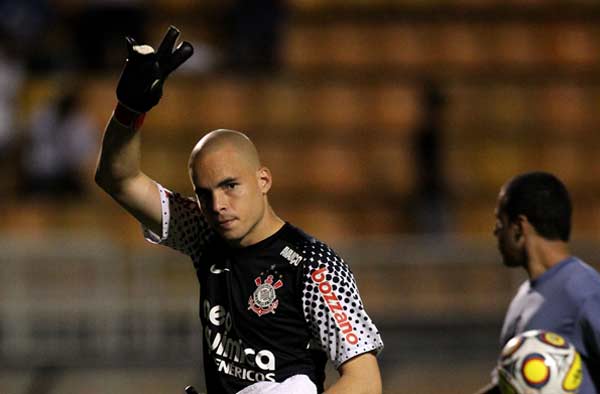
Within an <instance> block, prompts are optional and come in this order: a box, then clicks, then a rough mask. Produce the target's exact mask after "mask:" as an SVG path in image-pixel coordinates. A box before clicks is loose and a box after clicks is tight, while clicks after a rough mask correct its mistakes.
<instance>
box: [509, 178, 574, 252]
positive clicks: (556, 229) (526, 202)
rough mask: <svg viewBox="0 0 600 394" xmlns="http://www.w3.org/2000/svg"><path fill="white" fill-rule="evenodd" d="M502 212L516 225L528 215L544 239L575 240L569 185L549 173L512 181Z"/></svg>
mask: <svg viewBox="0 0 600 394" xmlns="http://www.w3.org/2000/svg"><path fill="white" fill-rule="evenodd" d="M504 193H505V194H504V198H503V201H502V203H501V206H500V209H501V211H502V212H504V213H506V215H507V216H508V219H509V220H510V221H513V220H515V219H516V218H517V216H518V215H524V216H525V217H527V219H528V220H529V222H530V223H531V224H532V225H533V227H534V228H535V230H536V231H537V232H538V234H540V235H541V236H542V237H544V238H546V239H550V240H557V239H560V240H562V241H565V242H567V241H568V240H569V237H570V236H571V214H572V210H573V208H572V206H571V198H570V197H569V192H568V191H567V188H566V187H565V185H564V184H563V183H562V182H561V181H560V180H559V179H558V178H557V177H556V176H554V175H552V174H549V173H547V172H527V173H524V174H521V175H518V176H516V177H514V178H513V179H511V180H510V182H509V183H508V185H507V186H506V189H505V192H504Z"/></svg>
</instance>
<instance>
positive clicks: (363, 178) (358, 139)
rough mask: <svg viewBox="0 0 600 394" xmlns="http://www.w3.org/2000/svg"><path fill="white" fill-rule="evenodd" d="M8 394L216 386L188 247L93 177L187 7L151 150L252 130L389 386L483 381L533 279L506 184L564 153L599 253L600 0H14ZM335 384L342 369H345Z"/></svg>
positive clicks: (464, 389) (158, 167)
mask: <svg viewBox="0 0 600 394" xmlns="http://www.w3.org/2000/svg"><path fill="white" fill-rule="evenodd" d="M0 15H2V17H1V18H0V174H1V179H2V187H1V188H0V197H1V199H2V205H1V208H0V393H3V394H4V393H6V394H33V393H35V394H59V393H60V394H70V393H86V394H96V393H97V394H103V393H111V394H113V393H119V394H128V393H140V392H143V393H152V394H175V393H182V392H183V388H184V387H185V386H186V385H188V384H194V385H195V386H196V387H197V388H199V389H202V388H203V377H202V372H201V371H202V369H201V363H202V360H201V356H200V355H201V331H200V324H199V321H198V319H197V309H198V305H197V302H198V301H197V294H198V286H197V283H196V279H195V274H194V271H193V268H192V266H191V264H190V263H189V260H188V259H187V257H185V256H183V255H180V254H178V253H176V252H172V251H169V250H166V249H164V248H161V247H157V246H151V245H149V244H147V243H146V242H145V241H143V239H142V236H141V231H140V228H139V225H138V224H137V223H136V222H135V221H134V220H133V219H132V218H130V217H129V216H128V215H127V214H126V213H125V212H124V211H123V210H121V209H120V208H119V207H118V206H117V205H116V204H115V203H114V202H113V201H111V200H110V198H109V197H107V196H106V195H104V194H103V193H102V192H101V191H100V190H99V189H98V188H97V187H95V186H94V185H93V181H92V179H93V168H94V165H95V160H96V157H97V153H98V148H99V143H100V139H101V135H102V130H103V128H104V126H105V124H106V122H107V120H108V118H109V116H110V114H111V111H112V109H113V108H114V105H115V102H116V98H115V93H114V91H115V87H116V82H117V80H118V77H119V74H120V69H121V67H122V64H123V59H124V57H125V55H126V50H125V42H124V39H123V37H124V36H125V35H127V34H129V35H132V36H133V37H135V38H136V39H137V41H138V42H148V43H153V44H154V45H155V46H156V45H157V44H158V43H159V42H160V39H161V38H162V35H163V34H164V32H165V31H166V29H167V27H168V26H169V25H170V24H173V25H176V26H177V27H178V28H179V29H180V30H181V31H182V38H183V39H186V40H189V41H191V42H192V44H193V45H194V47H195V54H194V56H193V58H192V59H190V61H189V62H187V63H186V64H185V65H184V67H183V68H182V69H181V70H178V71H177V72H176V73H175V75H173V76H172V77H171V78H170V80H169V81H168V82H167V84H166V89H165V95H164V97H163V99H162V101H161V104H160V105H159V106H158V107H156V108H155V109H153V110H152V111H151V112H150V113H149V115H148V116H147V117H146V122H145V125H144V128H143V131H142V133H143V169H144V170H145V172H146V173H148V174H149V175H151V176H152V177H154V178H155V179H156V180H158V181H159V182H160V183H162V184H163V185H165V186H166V187H168V188H170V189H172V190H177V191H180V192H182V193H189V194H191V193H192V189H191V187H190V183H189V180H188V178H187V170H186V165H187V159H188V155H189V152H190V150H191V148H192V146H193V144H194V143H195V142H196V140H197V139H198V138H199V137H200V136H201V135H203V134H204V133H205V132H207V131H209V130H211V129H214V128H233V129H238V130H242V131H245V132H246V133H247V134H248V135H249V136H250V137H251V138H252V139H253V140H254V141H255V142H256V143H257V146H258V147H259V150H260V151H261V154H262V156H263V160H264V162H265V164H266V165H268V166H269V167H270V168H271V170H272V172H273V174H274V187H273V190H272V192H271V197H270V198H271V202H272V204H273V205H274V207H275V209H276V211H277V212H278V213H279V214H280V216H282V217H283V218H285V219H287V220H288V221H290V222H292V223H293V224H295V225H298V226H300V227H302V228H303V229H305V230H306V231H307V232H309V233H311V234H313V235H315V236H317V237H319V238H321V239H322V240H324V241H326V242H328V243H329V244H330V245H332V246H333V247H334V248H335V249H337V250H338V252H339V253H340V254H341V255H342V256H343V257H345V259H346V260H347V262H348V263H349V264H350V266H351V268H352V270H353V271H354V273H355V275H356V277H357V281H358V284H359V288H360V290H361V294H362V297H363V300H364V303H365V304H366V307H367V310H368V311H369V313H370V314H371V316H372V317H373V319H374V320H375V322H376V324H377V325H378V327H379V328H380V331H381V334H382V336H383V340H384V342H385V344H386V348H385V350H384V352H383V353H382V355H381V357H380V363H381V368H382V374H383V379H384V392H385V393H389V394H394V393H408V392H410V393H424V394H426V393H436V394H438V393H457V394H459V393H461V394H464V393H472V392H474V391H475V390H476V389H478V388H479V387H481V386H482V385H484V384H485V383H486V382H487V381H488V379H489V373H490V370H491V369H492V367H493V366H494V363H495V358H496V356H497V353H498V351H499V344H498V336H499V332H500V327H501V324H502V319H503V315H504V312H505V310H506V308H507V306H508V302H509V301H510V299H511V297H512V295H513V293H514V291H515V290H516V288H517V286H518V285H519V284H520V282H521V281H522V280H523V279H524V278H525V276H524V273H523V272H521V271H520V270H509V269H506V268H504V267H503V266H502V264H501V262H500V258H499V256H498V253H497V251H496V246H495V245H496V242H495V239H494V238H493V237H492V227H493V225H494V214H493V211H494V206H495V203H496V195H497V193H498V190H499V188H500V186H501V185H502V184H503V183H504V182H505V181H506V180H507V179H509V178H510V177H511V176H513V175H515V174H517V173H519V172H523V171H529V170H547V171H551V172H554V173H556V174H557V175H558V176H559V177H561V178H562V179H563V180H564V181H565V183H566V184H567V186H568V187H569V189H570V190H571V192H572V197H573V201H574V205H575V213H574V234H573V238H574V243H573V247H574V251H575V253H576V254H578V255H579V256H581V257H583V258H585V259H587V260H588V261H589V262H590V263H591V264H592V265H594V266H596V267H598V264H597V261H598V258H597V256H598V251H599V249H600V244H599V243H598V240H599V234H600V232H599V230H600V199H599V197H598V192H599V191H600V183H599V182H598V181H597V179H598V178H597V177H598V176H599V175H600V161H598V160H597V157H598V153H597V152H598V148H600V137H599V134H598V130H597V129H598V127H599V126H600V111H598V109H597V108H598V105H599V104H600V73H599V72H600V23H599V22H600V4H599V3H598V2H597V1H595V0H547V1H544V0H509V1H506V0H502V1H501V0H288V1H284V0H198V1H192V0H154V1H143V0H139V1H136V0H111V1H108V0H105V1H102V0H95V1H94V0H88V1H83V0H81V1H76V0H55V1H52V0H28V1H16V0H0ZM335 379H336V373H335V372H334V371H333V372H332V373H331V374H330V378H329V383H328V384H330V383H331V382H332V381H334V380H335Z"/></svg>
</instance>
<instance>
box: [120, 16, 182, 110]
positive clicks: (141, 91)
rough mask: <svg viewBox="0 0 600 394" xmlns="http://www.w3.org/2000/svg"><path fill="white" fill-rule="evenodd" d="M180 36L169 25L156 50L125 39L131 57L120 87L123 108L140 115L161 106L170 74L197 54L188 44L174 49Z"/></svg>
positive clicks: (126, 64) (126, 65)
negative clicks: (164, 85) (160, 101)
mask: <svg viewBox="0 0 600 394" xmlns="http://www.w3.org/2000/svg"><path fill="white" fill-rule="evenodd" d="M177 37H179V30H177V28H175V27H174V26H170V27H169V30H167V33H166V34H165V36H164V38H163V40H162V42H161V43H160V46H159V47H158V50H157V51H154V48H152V47H151V46H149V45H138V44H137V43H136V42H135V40H134V39H133V38H131V37H127V38H126V40H127V50H128V55H127V60H126V63H125V67H124V68H123V72H122V73H121V78H120V79H119V84H118V85H117V99H118V100H119V103H120V104H121V105H122V106H124V107H126V108H127V109H128V110H130V111H133V112H136V113H138V114H141V113H145V112H147V111H149V110H150V109H151V108H152V107H154V106H155V105H156V104H158V102H159V100H160V98H161V97H162V87H163V84H164V82H165V80H166V79H167V77H168V76H169V74H171V72H173V71H174V70H175V69H177V68H178V67H179V66H180V65H181V64H183V63H184V62H185V61H186V60H187V59H189V58H190V56H192V54H193V53H194V48H193V47H192V45H191V44H190V43H189V42H187V41H183V42H182V43H181V44H179V45H178V46H177V48H175V50H173V47H174V46H175V41H176V40H177Z"/></svg>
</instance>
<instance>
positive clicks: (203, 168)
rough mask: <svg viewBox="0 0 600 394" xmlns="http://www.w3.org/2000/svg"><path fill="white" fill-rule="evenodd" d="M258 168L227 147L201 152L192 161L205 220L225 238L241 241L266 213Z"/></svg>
mask: <svg viewBox="0 0 600 394" xmlns="http://www.w3.org/2000/svg"><path fill="white" fill-rule="evenodd" d="M259 172H260V170H258V171H257V170H256V169H255V168H253V167H252V166H251V165H249V164H248V162H247V161H246V160H244V158H243V157H242V156H241V155H240V154H239V153H237V152H236V151H235V150H234V149H232V148H228V147H224V148H221V149H219V150H216V151H214V152H210V153H206V154H203V155H200V156H199V157H198V158H196V160H195V162H194V163H193V165H192V173H191V176H192V183H193V184H194V188H195V192H196V196H197V200H198V204H199V206H200V209H201V210H202V213H203V215H204V217H205V218H206V220H207V222H208V224H209V225H210V226H211V227H212V228H213V229H214V230H215V231H216V232H217V233H218V234H219V235H220V236H221V237H223V238H224V239H225V240H227V241H232V242H234V243H238V244H241V245H244V243H245V242H244V241H246V240H247V239H248V238H251V236H252V231H253V230H254V229H255V227H256V225H257V224H258V223H259V222H260V221H261V219H262V218H263V217H264V215H265V211H266V199H265V196H264V190H263V188H261V179H260V177H259Z"/></svg>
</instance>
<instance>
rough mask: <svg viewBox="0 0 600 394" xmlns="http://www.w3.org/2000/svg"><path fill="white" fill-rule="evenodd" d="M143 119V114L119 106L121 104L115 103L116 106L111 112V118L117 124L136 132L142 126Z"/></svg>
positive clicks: (144, 114)
mask: <svg viewBox="0 0 600 394" xmlns="http://www.w3.org/2000/svg"><path fill="white" fill-rule="evenodd" d="M145 117H146V113H145V112H137V111H135V110H133V109H131V108H129V107H127V106H125V105H123V104H121V102H117V106H116V107H115V110H114V112H113V118H114V119H115V120H116V121H117V122H118V123H119V124H121V125H122V126H125V127H128V128H132V129H133V130H137V129H139V128H140V127H141V126H142V124H143V123H144V118H145Z"/></svg>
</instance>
